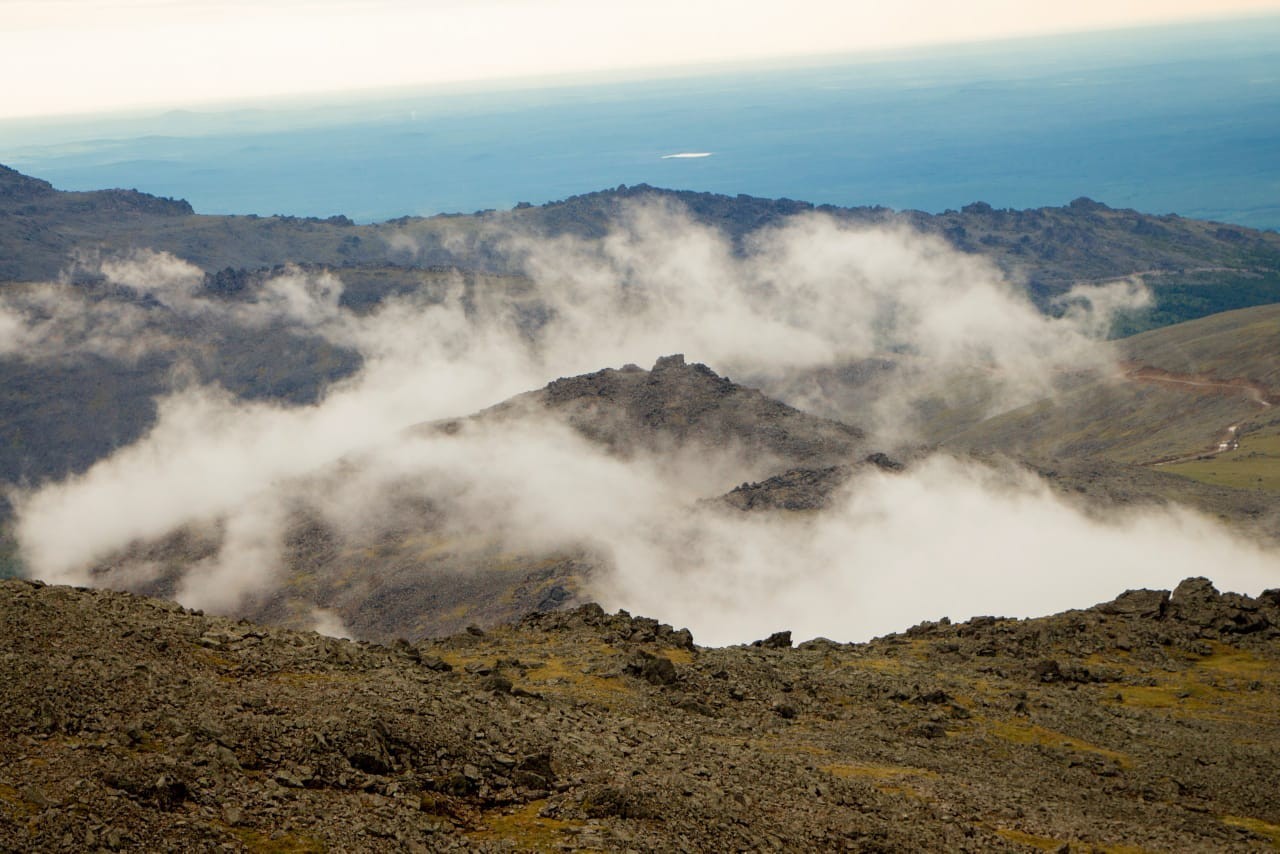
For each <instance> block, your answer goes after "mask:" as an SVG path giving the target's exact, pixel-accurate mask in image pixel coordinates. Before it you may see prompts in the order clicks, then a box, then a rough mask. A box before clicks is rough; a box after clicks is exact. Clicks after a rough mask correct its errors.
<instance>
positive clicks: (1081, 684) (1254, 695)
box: [0, 579, 1280, 852]
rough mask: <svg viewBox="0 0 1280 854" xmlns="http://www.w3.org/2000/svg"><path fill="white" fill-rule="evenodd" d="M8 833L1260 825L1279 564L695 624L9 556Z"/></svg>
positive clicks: (844, 832)
mask: <svg viewBox="0 0 1280 854" xmlns="http://www.w3.org/2000/svg"><path fill="white" fill-rule="evenodd" d="M0 625H2V626H3V627H4V630H3V632H0V661H3V662H4V668H5V679H4V680H3V681H0V850H5V851H30V850H41V851H85V850H89V851H93V850H129V851H165V850H173V851H185V850H209V849H213V848H217V847H219V846H225V847H226V850H235V851H245V850H247V851H324V850H361V851H406V850H408V851H446V850H480V851H504V850H512V851H539V850H563V849H571V850H572V849H582V848H587V849H604V850H634V851H672V850H690V851H693V850H717V851H746V850H769V849H773V850H828V851H830V850H853V851H919V850H947V851H1004V850H1007V851H1028V850H1053V851H1106V850H1169V851H1210V850H1212V851H1242V852H1243V851H1258V850H1263V849H1265V848H1267V847H1268V846H1274V845H1276V844H1280V802H1277V800H1276V798H1275V780H1276V779H1278V778H1280V757H1278V756H1277V754H1276V752H1275V750H1274V745H1275V744H1276V743H1277V740H1278V739H1280V677H1278V676H1277V674H1278V673H1280V669H1278V668H1277V665H1278V664H1280V591H1276V590H1272V591H1268V592H1267V593H1264V594H1263V595H1262V596H1260V597H1258V598H1256V599H1255V598H1249V597H1245V596H1238V595H1233V594H1219V593H1218V592H1217V591H1216V590H1214V589H1213V587H1212V585H1210V584H1209V582H1207V581H1206V580H1204V579H1191V580H1188V581H1186V582H1184V583H1183V584H1181V585H1179V586H1178V588H1177V589H1176V590H1175V591H1173V593H1172V594H1170V593H1168V592H1166V591H1131V592H1128V593H1126V594H1124V595H1122V596H1120V597H1119V598H1117V599H1116V600H1114V601H1113V602H1109V603H1104V604H1102V605H1099V606H1097V607H1094V608H1091V609H1088V610H1084V611H1072V612H1067V613H1064V614H1060V615H1057V616H1054V617H1046V618H1041V619H1035V620H1006V619H999V618H994V617H984V618H978V619H974V620H972V621H970V622H968V623H965V624H959V625H951V624H949V623H947V622H945V621H943V622H941V623H924V624H921V625H919V626H916V627H914V628H912V629H910V630H908V631H906V632H904V633H903V634H901V635H895V636H890V637H887V638H883V639H880V640H877V641H873V642H872V643H869V644H862V645H839V644H835V643H831V642H828V641H824V640H815V641H808V642H805V643H801V644H799V646H797V647H793V646H792V644H791V638H790V636H789V634H787V633H786V632H778V633H776V634H775V635H773V636H772V637H770V638H769V639H768V640H767V641H763V642H761V643H760V644H757V645H754V646H745V647H735V648H725V649H706V648H700V647H697V646H694V645H693V642H692V638H691V637H690V636H689V634H688V633H687V632H684V631H677V630H674V629H672V628H671V627H669V626H664V625H661V624H659V623H658V622H657V621H656V620H649V619H644V618H633V617H631V616H629V615H627V614H625V613H621V612H620V613H619V614H617V615H612V616H610V615H607V614H605V613H604V612H603V611H601V610H600V609H599V608H598V607H595V606H583V607H581V608H579V609H577V610H575V611H571V612H567V613H564V612H562V613H549V614H541V615H534V616H531V617H529V618H527V619H525V620H524V621H523V622H522V623H520V624H519V625H514V626H507V627H502V628H499V629H496V630H494V631H491V632H487V633H486V632H482V631H479V630H474V631H468V632H463V633H461V634H459V635H457V636H454V637H451V638H448V639H444V640H440V641H436V642H429V643H420V644H416V645H409V644H398V645H393V646H390V647H380V646H372V645H368V644H357V643H352V642H348V641H340V640H334V639H330V638H324V637H321V636H319V635H315V634H309V633H296V632H290V631H284V630H278V629H269V628H264V627H260V626H255V625H252V624H249V623H243V622H234V621H231V620H226V619H220V618H212V617H207V616H204V615H202V614H199V613H194V612H188V611H184V610H183V609H181V608H179V607H178V606H176V605H173V604H171V603H166V602H161V601H155V600H146V599H141V598H137V597H134V596H131V595H128V594H122V593H113V592H109V591H101V590H76V589H70V588H59V587H44V586H40V585H33V584H30V583H28V582H20V581H3V582H0Z"/></svg>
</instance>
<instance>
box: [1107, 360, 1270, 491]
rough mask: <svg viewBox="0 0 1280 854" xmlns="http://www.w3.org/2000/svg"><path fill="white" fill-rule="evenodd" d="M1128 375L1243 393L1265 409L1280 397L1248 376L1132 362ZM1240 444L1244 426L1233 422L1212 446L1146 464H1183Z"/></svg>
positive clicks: (1138, 380) (1207, 390)
mask: <svg viewBox="0 0 1280 854" xmlns="http://www.w3.org/2000/svg"><path fill="white" fill-rule="evenodd" d="M1125 378H1126V379H1128V380H1129V381H1130V382H1136V383H1151V384H1154V385H1171V386H1179V387H1190V388H1193V389H1203V390H1204V393H1206V394H1242V395H1244V396H1245V397H1246V398H1247V399H1248V400H1250V401H1252V402H1253V403H1256V404H1257V405H1259V406H1261V407H1262V408H1263V409H1270V408H1271V407H1272V406H1274V405H1275V404H1276V403H1277V402H1278V401H1280V396H1278V395H1276V394H1273V393H1272V391H1271V390H1270V389H1269V388H1267V387H1266V386H1264V385H1262V384H1261V383H1257V382H1254V381H1253V380H1250V379H1246V378H1244V377H1233V378H1231V379H1227V380H1224V379H1219V378H1216V377H1211V376H1208V375H1205V374H1178V373H1174V372H1173V371H1166V370H1164V369H1162V368H1153V367H1151V366H1149V365H1130V366H1127V367H1126V370H1125ZM1239 447H1240V425H1239V424H1232V425H1230V426H1228V427H1227V428H1226V429H1225V430H1223V432H1222V434H1221V435H1220V436H1219V437H1218V439H1217V441H1216V442H1215V443H1214V444H1213V445H1212V446H1210V447H1208V448H1204V449H1202V450H1199V451H1196V452H1195V453H1192V454H1186V455H1184V456H1178V457H1162V458H1161V459H1158V460H1149V461H1147V462H1145V463H1143V465H1148V466H1164V465H1170V464H1172V463H1183V462H1189V461H1191V460H1202V459H1210V458H1213V457H1216V456H1217V455H1218V454H1222V453H1226V452H1227V451H1234V450H1236V449H1237V448H1239Z"/></svg>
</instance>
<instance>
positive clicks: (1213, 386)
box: [1125, 365, 1280, 409]
mask: <svg viewBox="0 0 1280 854" xmlns="http://www.w3.org/2000/svg"><path fill="white" fill-rule="evenodd" d="M1125 378H1126V379H1128V380H1130V381H1131V382H1138V383H1153V384H1155V385H1178V386H1192V387H1193V388H1202V389H1205V390H1206V391H1207V392H1215V391H1216V392H1218V393H1221V392H1239V393H1241V394H1243V395H1245V397H1247V398H1248V399H1249V400H1251V401H1253V402H1254V403H1256V404H1258V405H1259V406H1261V407H1262V408H1264V409H1269V408H1270V407H1272V406H1273V405H1275V403H1276V402H1277V400H1280V395H1276V394H1273V393H1272V391H1271V389H1269V388H1267V387H1266V386H1264V385H1262V384H1261V383H1257V382H1254V381H1253V380H1250V379H1246V378H1244V377H1232V378H1231V379H1229V380H1224V379H1218V378H1216V377H1211V376H1208V375H1205V374H1178V373H1174V372H1173V371H1166V370H1164V369H1163V368H1153V367H1151V366H1149V365H1133V366H1129V367H1127V368H1126V370H1125Z"/></svg>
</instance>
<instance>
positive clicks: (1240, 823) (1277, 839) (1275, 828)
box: [1222, 815, 1280, 851]
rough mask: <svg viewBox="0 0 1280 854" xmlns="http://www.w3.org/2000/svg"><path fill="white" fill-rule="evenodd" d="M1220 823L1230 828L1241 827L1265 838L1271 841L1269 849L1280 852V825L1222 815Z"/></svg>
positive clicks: (1243, 817) (1239, 816)
mask: <svg viewBox="0 0 1280 854" xmlns="http://www.w3.org/2000/svg"><path fill="white" fill-rule="evenodd" d="M1222 823H1223V824H1227V825H1230V826H1231V827H1243V828H1244V829H1245V830H1249V831H1252V832H1254V833H1256V834H1258V835H1259V836H1265V837H1266V838H1267V839H1269V840H1271V847H1272V848H1274V849H1276V850H1277V851H1280V824H1271V823H1270V822H1266V821H1263V820H1262V819H1257V818H1249V817H1248V816H1241V815H1224V816H1223V817H1222Z"/></svg>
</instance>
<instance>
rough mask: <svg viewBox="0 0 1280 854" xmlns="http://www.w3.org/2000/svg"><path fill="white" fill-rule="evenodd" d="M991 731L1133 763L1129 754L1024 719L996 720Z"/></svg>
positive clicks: (1019, 741) (1123, 763) (1023, 741)
mask: <svg viewBox="0 0 1280 854" xmlns="http://www.w3.org/2000/svg"><path fill="white" fill-rule="evenodd" d="M991 732H992V734H994V735H995V736H996V737H998V738H1001V739H1003V740H1005V741H1009V742H1012V743H1014V744H1034V745H1038V746H1040V747H1050V748H1053V749H1055V750H1075V751H1079V752H1082V753H1092V754H1094V755H1096V756H1103V757H1106V758H1107V759H1110V760H1112V761H1114V762H1116V763H1118V764H1120V765H1121V766H1124V767H1128V766H1129V765H1131V764H1132V760H1131V759H1130V758H1129V757H1128V756H1126V755H1125V754H1123V753H1120V752H1118V751H1115V750H1108V749H1107V748H1105V747H1099V746H1098V745H1096V744H1090V743H1089V742H1087V741H1085V740H1084V739H1080V738H1074V737H1072V736H1069V735H1067V734H1065V733H1061V732H1056V731H1054V730H1051V729H1046V728H1045V727H1042V726H1038V725H1036V724H1032V723H1026V722H1024V721H1018V720H1012V721H996V722H994V723H993V724H992V725H991Z"/></svg>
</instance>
